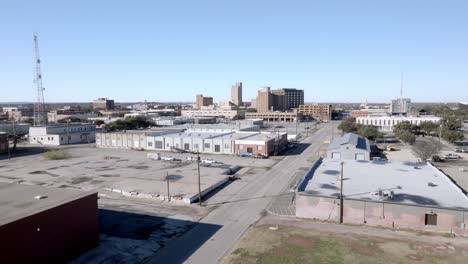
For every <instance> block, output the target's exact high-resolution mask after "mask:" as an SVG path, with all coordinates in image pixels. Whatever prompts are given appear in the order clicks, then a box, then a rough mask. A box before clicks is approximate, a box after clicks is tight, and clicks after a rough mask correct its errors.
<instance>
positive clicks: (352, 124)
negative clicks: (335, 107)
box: [338, 117, 358, 133]
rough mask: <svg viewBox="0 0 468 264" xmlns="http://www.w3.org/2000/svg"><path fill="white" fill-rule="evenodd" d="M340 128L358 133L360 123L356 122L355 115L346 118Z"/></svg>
mask: <svg viewBox="0 0 468 264" xmlns="http://www.w3.org/2000/svg"><path fill="white" fill-rule="evenodd" d="M338 129H340V130H341V131H343V133H356V132H357V131H358V125H357V124H356V119H355V118H353V117H350V118H346V119H344V120H343V121H341V123H340V124H339V125H338Z"/></svg>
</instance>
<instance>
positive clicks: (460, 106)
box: [458, 102, 468, 109]
mask: <svg viewBox="0 0 468 264" xmlns="http://www.w3.org/2000/svg"><path fill="white" fill-rule="evenodd" d="M458 109H468V102H460V103H458Z"/></svg>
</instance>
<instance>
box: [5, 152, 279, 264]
mask: <svg viewBox="0 0 468 264" xmlns="http://www.w3.org/2000/svg"><path fill="white" fill-rule="evenodd" d="M54 149H60V150H63V151H64V152H65V153H66V158H65V159H60V160H46V159H44V156H43V153H45V151H47V148H44V147H38V146H34V147H31V146H26V145H22V146H19V148H18V151H17V152H15V153H13V155H12V159H11V160H8V157H7V156H6V155H2V156H1V157H0V158H1V159H0V182H16V183H23V184H34V185H42V186H53V187H58V188H69V189H81V190H95V191H97V192H98V193H99V200H98V203H99V216H100V222H99V227H100V230H101V231H100V240H101V241H100V245H99V246H98V247H97V248H95V249H93V250H91V251H89V252H87V253H86V254H84V255H83V256H81V257H80V258H78V259H76V260H75V263H89V262H91V261H92V262H119V263H135V262H142V261H144V260H145V259H146V258H148V257H149V256H151V255H153V254H154V253H155V252H156V251H157V250H158V249H159V248H161V247H164V245H165V243H166V242H168V241H170V240H172V239H174V238H176V237H178V236H181V235H182V234H184V233H185V232H186V231H187V230H188V229H190V227H191V226H192V225H193V224H194V223H196V222H198V221H199V220H200V219H201V218H202V217H204V216H205V215H206V214H207V213H208V212H209V211H210V210H212V209H214V208H215V207H213V206H210V207H198V206H197V205H193V204H192V205H189V204H186V203H183V202H182V201H183V200H182V198H183V197H184V196H193V195H196V193H197V191H198V173H197V165H196V162H190V161H187V158H186V157H188V156H190V155H189V154H179V153H171V152H160V154H161V155H162V156H172V157H176V158H178V159H181V161H161V160H152V159H148V157H147V154H148V153H150V152H147V151H134V150H118V149H98V148H95V147H93V146H92V145H75V146H66V147H59V148H54ZM153 153H156V152H153ZM192 156H193V154H192ZM200 157H201V158H202V159H213V160H214V161H216V163H215V164H202V165H201V168H200V174H201V185H202V189H206V188H209V187H210V186H213V185H214V184H216V183H218V182H220V181H221V180H224V179H226V178H228V177H229V175H227V174H225V172H226V170H227V169H228V168H230V167H232V166H240V167H241V169H240V170H239V171H238V172H237V173H236V175H235V176H236V177H238V178H239V180H237V181H235V182H230V183H231V184H229V186H227V187H225V189H223V190H222V191H220V192H218V193H214V194H210V195H207V199H208V197H210V198H209V199H208V200H206V201H205V203H206V204H213V203H218V202H223V201H224V200H227V199H229V197H230V196H231V195H234V194H235V193H236V192H237V191H238V190H239V189H241V188H243V187H245V186H246V184H248V183H249V182H250V181H251V180H253V179H254V177H256V175H257V174H259V173H262V172H264V171H266V170H269V169H270V168H271V167H272V166H273V165H274V164H275V163H276V162H277V160H276V159H253V158H242V157H237V156H229V155H205V154H201V155H200ZM166 175H169V176H170V177H169V178H170V182H169V186H170V196H171V198H172V200H171V202H167V181H166V178H165V177H166ZM207 228H208V229H210V228H214V227H209V226H208V227H207Z"/></svg>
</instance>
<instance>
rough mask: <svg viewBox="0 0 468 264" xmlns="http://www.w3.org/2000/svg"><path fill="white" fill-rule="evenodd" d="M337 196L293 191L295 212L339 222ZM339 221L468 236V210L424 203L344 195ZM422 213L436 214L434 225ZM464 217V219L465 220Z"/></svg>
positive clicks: (298, 215) (313, 217) (303, 215)
mask: <svg viewBox="0 0 468 264" xmlns="http://www.w3.org/2000/svg"><path fill="white" fill-rule="evenodd" d="M339 202H340V201H339V199H338V198H334V197H320V196H314V195H308V194H304V193H300V192H298V193H296V216H297V217H301V218H312V219H319V220H325V221H332V222H339V216H340V205H339ZM343 205H344V210H343V221H344V223H349V224H366V225H371V226H382V227H386V228H397V229H401V228H403V229H415V230H424V231H435V232H445V233H454V234H456V235H463V236H468V227H467V225H468V219H466V218H467V217H468V211H466V210H465V211H464V210H455V209H448V208H437V207H428V206H418V205H408V204H397V203H391V202H378V201H366V200H352V199H345V200H344V202H343ZM426 214H437V225H436V226H433V225H425V217H426ZM465 219H466V220H465Z"/></svg>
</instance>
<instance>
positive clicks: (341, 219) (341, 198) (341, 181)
mask: <svg viewBox="0 0 468 264" xmlns="http://www.w3.org/2000/svg"><path fill="white" fill-rule="evenodd" d="M343 164H344V162H343V161H342V162H341V174H340V224H342V223H343V211H344V210H343Z"/></svg>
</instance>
